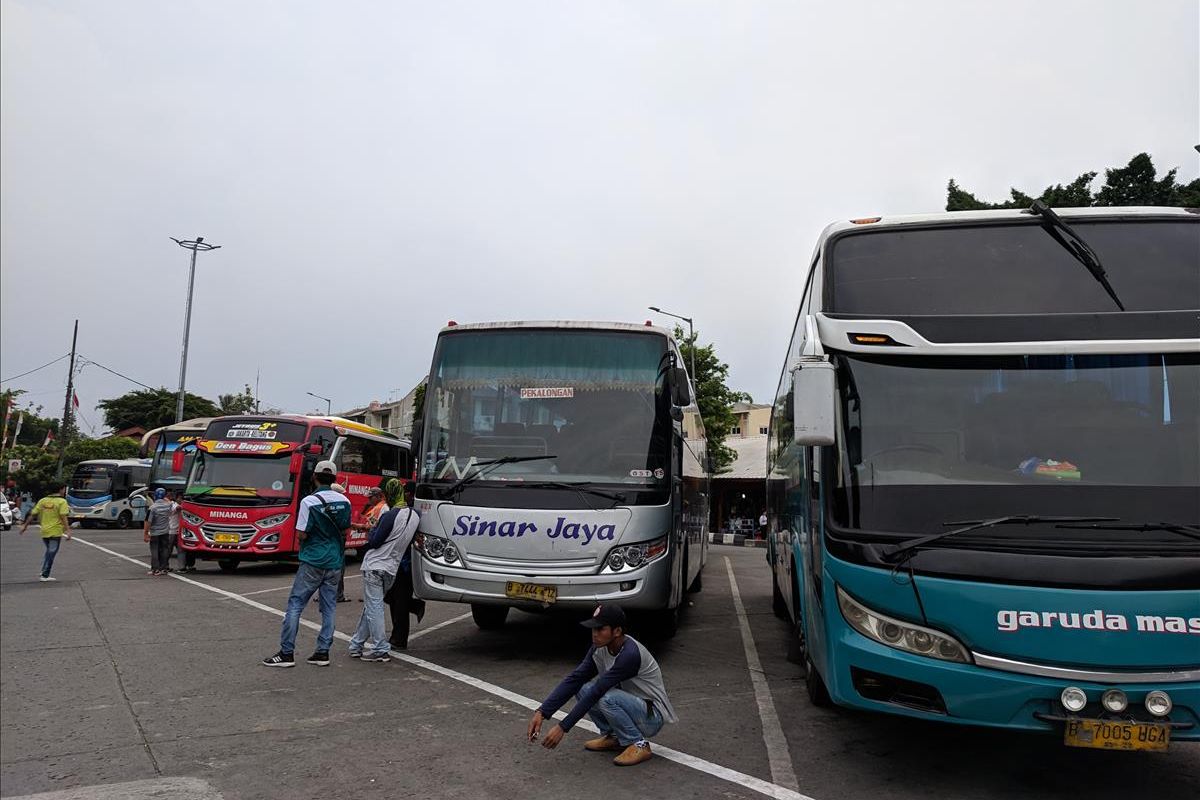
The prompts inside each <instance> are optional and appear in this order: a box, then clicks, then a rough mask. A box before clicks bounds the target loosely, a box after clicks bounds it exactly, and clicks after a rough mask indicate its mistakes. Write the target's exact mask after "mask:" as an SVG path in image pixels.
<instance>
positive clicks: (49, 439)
mask: <svg viewBox="0 0 1200 800" xmlns="http://www.w3.org/2000/svg"><path fill="white" fill-rule="evenodd" d="M53 441H54V431H46V441H44V442H42V449H43V450H45V449H46V448H47V447H49V446H50V443H51V442H53Z"/></svg>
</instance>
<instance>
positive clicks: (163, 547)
mask: <svg viewBox="0 0 1200 800" xmlns="http://www.w3.org/2000/svg"><path fill="white" fill-rule="evenodd" d="M170 555H171V536H170V534H160V535H158V536H151V537H150V569H152V570H154V571H155V572H165V571H166V569H167V567H169V566H170V565H171V564H170Z"/></svg>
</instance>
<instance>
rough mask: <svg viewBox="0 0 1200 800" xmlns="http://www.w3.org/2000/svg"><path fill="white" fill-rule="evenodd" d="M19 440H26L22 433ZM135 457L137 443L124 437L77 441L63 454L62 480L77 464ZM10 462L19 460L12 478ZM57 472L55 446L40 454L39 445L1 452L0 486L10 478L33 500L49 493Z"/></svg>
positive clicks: (18, 447)
mask: <svg viewBox="0 0 1200 800" xmlns="http://www.w3.org/2000/svg"><path fill="white" fill-rule="evenodd" d="M21 438H22V439H24V438H25V437H24V433H23V432H22V436H21ZM137 453H138V443H137V442H135V441H133V440H132V439H127V438H125V437H124V436H109V437H108V438H106V439H76V440H75V441H73V442H71V443H70V444H69V445H67V451H66V453H64V454H63V480H64V481H70V480H71V473H72V472H74V471H75V465H76V464H78V463H79V462H80V461H91V460H93V459H97V458H136V457H137ZM10 458H16V459H20V460H21V469H20V470H19V471H17V472H14V473H12V474H11V475H10V474H9V473H8V460H9V459H10ZM57 468H58V448H57V446H54V445H52V446H50V447H47V448H46V449H45V450H43V449H42V448H41V444H40V443H39V444H38V445H36V446H35V445H29V444H21V445H17V446H16V447H10V448H8V449H7V450H5V451H4V458H3V460H2V461H0V483H2V484H4V485H8V481H9V479H10V478H11V479H12V481H13V483H15V484H16V486H17V488H18V489H20V490H21V491H23V492H29V493H30V494H32V495H33V497H34V499H35V500H36V499H38V498H39V497H43V496H45V495H47V494H49V493H50V488H51V486H52V485H53V484H54V483H55V480H54V473H55V470H57Z"/></svg>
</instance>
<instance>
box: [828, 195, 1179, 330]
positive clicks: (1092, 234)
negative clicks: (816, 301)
mask: <svg viewBox="0 0 1200 800" xmlns="http://www.w3.org/2000/svg"><path fill="white" fill-rule="evenodd" d="M1064 219H1065V221H1066V222H1067V224H1069V225H1070V226H1071V228H1072V229H1073V230H1074V231H1075V232H1076V233H1078V234H1079V236H1080V237H1082V238H1083V239H1084V240H1085V241H1086V242H1087V243H1088V244H1089V245H1090V246H1091V248H1092V249H1093V250H1094V251H1095V253H1096V255H1097V256H1098V257H1099V259H1100V263H1101V264H1102V265H1103V268H1104V270H1105V271H1106V273H1107V278H1108V280H1109V282H1111V284H1112V287H1113V289H1114V290H1115V292H1116V294H1117V295H1118V296H1119V297H1120V298H1121V301H1122V302H1123V303H1124V304H1125V307H1126V308H1127V309H1128V310H1129V311H1163V310H1192V309H1195V308H1196V307H1197V298H1200V269H1196V254H1197V253H1198V252H1200V219H1184V220H1176V221H1167V220H1153V219H1151V220H1145V219H1124V220H1107V221H1101V220H1096V219H1079V220H1077V219H1074V218H1071V217H1066V218H1064ZM827 265H828V266H827V270H828V272H829V280H828V282H827V285H828V290H827V291H828V297H827V301H828V308H829V310H830V311H833V312H835V313H846V314H868V315H873V316H876V315H877V316H883V317H890V318H894V317H896V316H901V317H904V316H920V315H946V314H962V315H972V314H975V315H982V314H1040V313H1047V314H1071V313H1094V312H1101V313H1103V312H1115V311H1117V307H1116V305H1115V304H1114V303H1113V300H1112V298H1111V297H1110V296H1109V295H1108V293H1107V292H1106V291H1105V289H1104V287H1103V285H1102V284H1101V283H1099V282H1098V281H1097V280H1096V279H1095V278H1094V277H1093V276H1092V275H1091V274H1090V273H1089V272H1088V270H1087V268H1086V267H1085V266H1084V265H1083V264H1081V263H1080V262H1079V261H1078V260H1077V259H1076V257H1075V256H1074V255H1072V254H1071V253H1070V252H1069V251H1068V250H1067V248H1065V247H1063V245H1062V244H1060V243H1059V241H1058V240H1057V239H1056V238H1055V236H1054V235H1053V234H1052V233H1050V232H1048V231H1047V230H1046V227H1045V226H1044V225H1042V224H1040V223H1038V222H1036V221H1031V222H1027V223H1024V222H1021V223H1007V224H992V225H964V224H955V225H938V226H930V227H919V226H911V227H908V226H904V227H890V228H882V229H880V230H878V231H869V230H868V231H864V232H861V233H860V232H855V233H853V234H848V235H844V236H841V237H839V238H837V239H834V240H833V242H832V244H831V245H830V254H829V258H828V259H827Z"/></svg>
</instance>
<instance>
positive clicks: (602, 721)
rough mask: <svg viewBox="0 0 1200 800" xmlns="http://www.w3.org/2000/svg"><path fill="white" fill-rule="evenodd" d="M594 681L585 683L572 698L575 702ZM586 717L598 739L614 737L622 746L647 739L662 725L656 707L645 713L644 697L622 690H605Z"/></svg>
mask: <svg viewBox="0 0 1200 800" xmlns="http://www.w3.org/2000/svg"><path fill="white" fill-rule="evenodd" d="M596 680H597V679H596V678H593V679H592V680H590V681H588V682H587V683H585V684H584V685H583V688H582V689H580V690H579V694H577V695H575V699H576V700H578V699H579V696H580V695H582V694H583V693H584V691H586V690H587V689H589V688H591V686H592V684H594V683H595V682H596ZM588 717H590V718H591V720H592V722H594V723H596V727H597V728H599V729H600V734H601V735H602V736H608V735H609V734H612V735H614V736H616V737H617V741H618V742H620V743H621V746H622V747H628V746H629V745H631V744H634V743H636V742H639V741H641V740H642V739H649V738H650V737H651V736H653V735H654V734H656V733H658V732H659V731H660V730H662V726H663V717H662V712H660V711H659V710H658V709H657V708H656V709H653V710H652V711H649V712H648V711H647V709H646V698H644V697H638V696H637V695H635V694H630V693H629V692H626V691H624V690H622V689H609V690H608V691H607V692H605V693H604V694H603V695H602V696H601V697H600V699H599V700H597V701H596V705H594V706H592V708H591V710H590V711H588Z"/></svg>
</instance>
